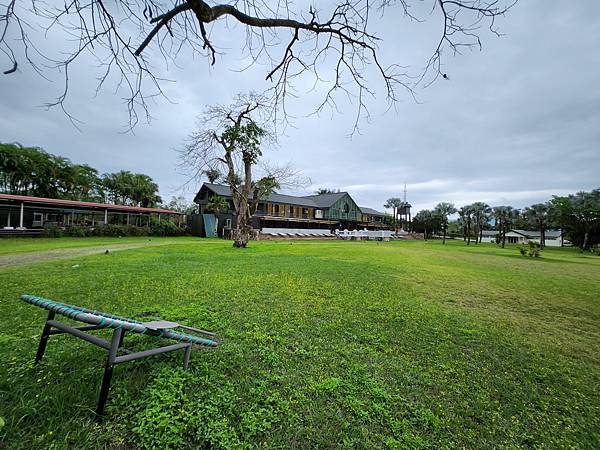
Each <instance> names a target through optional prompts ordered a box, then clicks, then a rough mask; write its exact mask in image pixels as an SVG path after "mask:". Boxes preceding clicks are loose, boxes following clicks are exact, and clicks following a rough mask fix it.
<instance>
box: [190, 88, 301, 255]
mask: <svg viewBox="0 0 600 450" xmlns="http://www.w3.org/2000/svg"><path fill="white" fill-rule="evenodd" d="M270 124H272V120H271V119H269V112H268V108H267V106H266V105H265V103H264V99H263V98H262V97H260V96H257V95H255V94H248V95H239V96H238V97H237V99H236V101H235V102H234V103H232V104H231V105H215V106H211V107H209V108H207V110H206V112H205V113H204V114H203V115H202V117H201V119H200V123H199V126H198V130H197V131H195V132H193V133H192V134H191V135H190V138H189V140H188V143H187V144H186V145H185V147H184V148H183V149H182V150H181V152H180V159H181V166H182V167H183V168H184V169H185V170H186V171H187V172H188V174H189V175H190V179H191V180H197V179H199V178H200V177H201V176H202V174H204V173H205V172H207V171H210V172H217V171H218V172H219V173H222V174H224V176H223V178H224V180H225V181H226V183H227V185H228V186H229V187H230V189H231V196H232V200H233V208H234V212H235V227H234V229H233V230H232V232H233V236H232V237H233V241H234V242H233V245H234V246H235V247H246V245H247V244H248V241H249V240H250V239H251V237H252V224H251V219H252V216H253V215H254V214H256V210H257V208H258V204H259V203H260V202H261V200H263V199H264V198H265V197H266V196H268V195H269V194H270V193H272V192H273V191H274V190H275V189H279V188H281V187H286V186H292V185H297V184H298V183H300V182H301V178H300V177H299V176H298V174H297V173H296V172H295V171H294V170H293V169H291V167H290V166H281V167H271V166H269V165H268V164H266V163H264V161H262V163H261V157H262V156H263V150H262V149H263V146H264V147H266V146H269V145H273V144H274V143H275V142H276V137H275V134H274V133H273V132H272V131H271V129H270ZM257 166H259V167H260V172H261V175H260V176H259V177H257V176H256V173H255V170H254V169H255V168H256V167H257ZM207 168H208V170H207Z"/></svg>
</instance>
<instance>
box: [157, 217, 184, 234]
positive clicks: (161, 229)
mask: <svg viewBox="0 0 600 450" xmlns="http://www.w3.org/2000/svg"><path fill="white" fill-rule="evenodd" d="M186 233H187V230H186V228H179V227H178V226H177V225H175V224H174V223H173V222H171V221H170V220H163V221H161V222H160V223H158V222H155V223H153V224H152V225H151V226H150V234H151V235H152V236H183V235H184V234H186Z"/></svg>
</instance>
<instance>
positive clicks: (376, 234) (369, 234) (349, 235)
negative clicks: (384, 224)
mask: <svg viewBox="0 0 600 450" xmlns="http://www.w3.org/2000/svg"><path fill="white" fill-rule="evenodd" d="M335 234H337V235H338V237H340V238H342V239H369V240H371V239H391V238H392V237H393V232H392V231H390V230H377V231H371V230H353V231H348V230H343V231H338V230H335Z"/></svg>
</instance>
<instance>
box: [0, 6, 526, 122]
mask: <svg viewBox="0 0 600 450" xmlns="http://www.w3.org/2000/svg"><path fill="white" fill-rule="evenodd" d="M430 2H431V8H432V9H431V17H432V18H433V19H434V20H438V21H440V27H439V30H440V31H439V43H438V45H437V47H436V48H435V49H433V53H432V55H431V57H430V58H429V59H428V61H426V62H425V64H424V66H423V67H421V68H419V69H418V70H417V71H416V73H410V72H409V70H408V68H407V67H405V66H403V65H402V64H401V61H383V58H382V57H381V49H380V46H381V44H382V41H381V38H380V37H379V36H378V33H377V31H378V30H377V26H376V25H377V24H376V21H374V19H373V16H379V17H381V16H382V15H386V16H387V15H397V16H398V24H400V23H401V21H400V19H402V18H405V19H408V20H410V21H416V22H418V21H421V20H422V19H423V17H417V15H416V14H415V13H414V12H413V7H414V6H415V5H422V4H423V3H424V2H422V1H417V0H413V1H411V0H379V1H372V0H336V1H332V2H329V3H327V4H326V5H323V4H322V2H319V3H318V4H317V6H310V5H308V4H306V6H300V5H299V4H295V3H293V2H288V1H284V0H273V1H268V0H231V1H228V2H226V3H222V4H217V3H212V2H205V1H204V0H67V1H66V2H60V1H58V0H27V2H26V1H25V0H20V1H17V0H0V51H1V53H0V67H2V68H3V69H4V70H3V73H4V75H5V76H18V75H19V69H20V68H21V67H23V64H29V65H30V66H31V67H33V68H34V70H36V71H37V72H38V73H39V74H40V75H42V76H47V75H48V72H51V71H58V72H59V73H60V74H61V77H62V79H63V82H64V85H63V88H62V92H61V94H60V95H59V96H58V98H56V99H55V100H54V101H52V102H50V103H48V104H47V106H48V107H55V106H58V107H60V108H62V109H63V110H64V111H65V112H66V113H67V114H68V112H67V109H66V108H65V100H66V98H67V94H68V91H69V81H70V73H71V72H72V71H73V66H74V65H75V64H76V63H77V62H79V61H81V60H82V59H84V57H85V56H91V57H93V58H94V59H95V60H96V61H97V63H98V66H99V73H98V89H100V88H102V87H103V86H104V85H105V84H107V83H108V82H111V83H113V82H114V83H115V84H116V88H117V90H118V91H119V92H124V93H125V94H124V96H125V98H126V101H127V109H128V112H129V117H130V123H131V125H132V126H133V125H135V124H136V123H137V122H138V121H139V119H140V116H139V114H140V113H141V114H142V116H145V118H146V119H147V120H149V119H150V115H149V104H148V102H149V100H150V99H151V98H153V97H156V96H162V95H164V94H163V91H162V87H161V86H162V82H163V81H165V80H163V79H161V75H160V74H162V73H164V70H162V71H161V70H160V65H161V64H165V65H168V64H169V62H175V61H176V60H177V57H178V56H179V55H180V54H182V52H184V51H186V52H187V51H191V52H192V55H201V56H202V57H204V58H206V60H207V62H208V63H209V64H210V65H216V64H222V63H225V62H226V55H225V54H224V52H223V51H222V50H219V48H220V42H221V41H223V40H224V38H225V36H226V35H228V34H229V33H230V26H231V25H233V24H238V25H240V26H241V27H242V28H243V29H244V30H245V38H244V39H245V40H244V41H243V42H239V48H240V49H244V50H245V52H246V54H247V56H248V57H249V61H250V66H253V65H264V70H265V72H264V74H265V80H266V82H267V83H266V85H265V91H266V90H268V91H269V92H270V94H271V99H272V101H273V102H274V105H275V106H276V107H277V110H279V111H282V112H283V113H284V116H285V113H286V100H287V99H288V98H289V97H291V96H294V95H297V94H296V93H294V90H293V82H294V80H296V79H300V77H302V76H305V75H309V76H310V77H312V82H313V83H314V84H315V85H319V87H320V89H324V91H323V92H324V94H323V97H322V99H321V101H319V103H318V104H316V105H315V111H316V112H318V111H320V110H322V109H323V108H324V107H332V108H335V107H336V96H337V95H339V94H343V95H348V96H349V97H350V98H351V99H352V100H354V102H355V104H356V105H357V122H358V121H359V120H360V118H361V117H364V115H368V111H367V110H366V104H365V98H366V97H368V96H372V95H374V93H375V87H376V86H377V85H378V84H380V85H381V86H382V87H383V90H384V91H385V95H386V97H387V99H388V100H389V101H390V102H391V103H393V102H395V101H396V100H398V99H399V90H404V91H406V92H408V93H409V95H412V94H413V92H414V89H415V88H416V87H417V86H419V85H420V84H422V85H424V86H427V85H429V84H431V83H432V82H433V81H435V80H436V79H437V78H438V76H439V75H442V76H443V75H444V74H443V73H442V72H441V65H442V56H443V55H444V51H445V50H450V51H451V53H459V52H460V51H461V49H463V48H467V47H473V46H478V47H480V46H481V41H480V38H479V34H478V33H479V32H480V31H481V28H482V27H487V28H489V30H490V31H491V32H492V33H496V34H499V32H498V30H497V28H496V19H497V18H498V17H500V16H503V15H504V14H505V13H506V12H507V11H508V10H509V9H510V8H511V7H512V6H513V5H514V0H494V1H492V0H460V1H459V0H430ZM301 3H302V2H301ZM398 26H400V25H398ZM45 35H54V36H56V35H58V36H60V41H61V42H63V41H64V48H60V49H56V50H57V53H56V54H58V55H59V56H56V54H54V53H52V54H50V53H49V52H48V51H44V49H43V46H42V45H41V42H40V40H42V39H43V38H44V36H45ZM386 44H387V45H389V46H392V47H393V46H394V45H395V43H394V42H386ZM151 50H152V51H151ZM186 54H187V53H186ZM327 69H330V71H327ZM323 72H327V73H328V75H327V76H325V75H323ZM329 73H332V74H333V75H331V76H329ZM374 77H376V78H374ZM445 78H446V77H445Z"/></svg>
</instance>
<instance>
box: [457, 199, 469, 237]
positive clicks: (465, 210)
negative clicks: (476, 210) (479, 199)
mask: <svg viewBox="0 0 600 450" xmlns="http://www.w3.org/2000/svg"><path fill="white" fill-rule="evenodd" d="M458 215H459V216H460V218H461V221H462V224H463V240H466V241H467V245H471V224H472V222H473V207H472V205H465V206H463V207H462V208H460V209H459V210H458Z"/></svg>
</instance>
